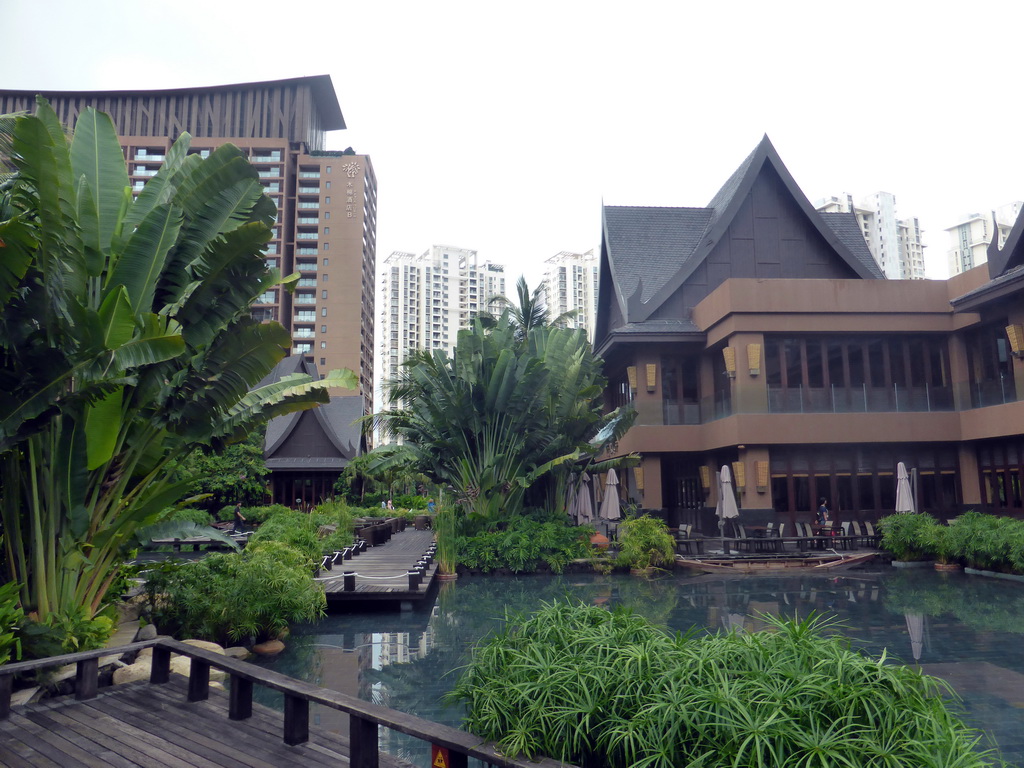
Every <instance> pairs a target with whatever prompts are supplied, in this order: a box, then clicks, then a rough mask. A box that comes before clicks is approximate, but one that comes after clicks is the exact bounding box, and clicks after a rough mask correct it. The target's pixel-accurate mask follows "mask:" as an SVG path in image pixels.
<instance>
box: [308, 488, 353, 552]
mask: <svg viewBox="0 0 1024 768" xmlns="http://www.w3.org/2000/svg"><path fill="white" fill-rule="evenodd" d="M310 516H311V517H312V518H313V523H314V524H315V525H316V526H317V530H318V532H319V531H320V530H323V529H324V527H325V526H326V527H334V532H333V533H331V534H329V535H327V536H324V537H322V538H321V540H320V548H321V551H322V552H334V551H337V550H341V549H344V548H345V547H347V546H348V545H349V544H351V543H352V542H354V541H355V517H354V515H353V514H352V510H351V508H349V506H348V505H347V504H345V503H344V502H342V501H341V500H338V499H331V500H330V501H325V502H323V503H322V504H320V505H319V506H317V507H316V508H315V509H314V510H313V511H312V512H311V513H310Z"/></svg>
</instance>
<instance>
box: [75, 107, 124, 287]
mask: <svg viewBox="0 0 1024 768" xmlns="http://www.w3.org/2000/svg"><path fill="white" fill-rule="evenodd" d="M71 169H72V172H73V173H74V177H75V178H76V179H79V178H81V179H84V181H85V185H86V188H87V189H88V190H89V194H88V195H83V196H82V197H81V198H80V199H79V201H78V204H79V205H78V212H77V215H78V222H79V225H80V226H81V228H82V240H83V242H84V245H85V247H86V253H87V255H88V261H87V271H88V274H89V275H91V276H97V275H99V274H100V271H101V270H102V268H103V263H104V254H106V253H109V252H110V250H111V241H112V240H113V238H114V234H115V232H116V231H117V230H118V228H119V224H120V220H121V217H122V215H123V211H122V208H123V206H124V201H125V197H124V192H125V189H126V188H127V187H128V170H127V168H126V167H125V164H124V155H123V154H122V152H121V144H120V142H119V141H118V139H117V132H116V131H115V130H114V124H113V122H111V120H110V117H109V116H107V115H105V114H103V113H102V112H97V111H96V110H95V109H93V108H92V107H88V108H86V109H85V110H84V111H83V112H82V114H80V115H79V116H78V120H77V122H76V124H75V138H74V140H73V141H72V142H71Z"/></svg>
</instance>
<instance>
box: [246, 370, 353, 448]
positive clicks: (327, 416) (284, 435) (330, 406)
mask: <svg viewBox="0 0 1024 768" xmlns="http://www.w3.org/2000/svg"><path fill="white" fill-rule="evenodd" d="M293 373H306V374H309V375H310V376H312V377H314V378H316V377H317V370H316V366H315V365H313V364H312V363H306V362H305V359H304V358H303V356H302V355H292V356H290V357H286V358H284V359H283V360H282V361H281V362H279V363H278V364H277V365H276V366H275V367H274V370H273V371H271V372H270V373H269V374H268V375H267V376H266V378H264V379H263V381H261V382H260V386H265V385H267V384H272V383H274V382H276V381H279V380H280V379H281V378H283V377H284V376H287V375H289V374H293ZM304 413H306V412H305V411H295V412H293V413H288V414H285V415H284V416H278V417H277V418H274V419H271V420H270V421H269V422H267V436H266V439H265V440H264V442H263V453H264V455H265V456H266V458H267V467H268V468H274V467H279V468H281V467H283V465H280V462H286V463H287V466H288V468H297V467H298V466H300V465H301V466H310V467H315V466H318V462H320V463H322V462H324V461H327V462H332V461H340V462H341V464H340V465H339V466H342V467H343V466H345V465H346V464H347V463H348V459H351V458H354V457H355V456H357V455H359V452H360V446H361V439H360V438H361V428H360V425H359V424H358V420H359V419H360V418H361V417H362V415H363V398H362V396H360V395H349V396H346V397H332V398H331V399H330V401H329V402H326V403H324V404H322V405H319V406H317V407H315V408H313V409H312V411H311V412H310V416H312V417H314V418H315V419H316V420H317V423H318V424H319V425H320V428H321V429H322V430H323V432H324V434H325V435H326V437H327V439H328V440H329V441H330V442H331V444H332V445H333V446H334V447H335V448H336V449H337V450H338V452H339V453H341V454H342V456H343V457H344V458H340V457H317V456H311V457H307V458H303V459H296V458H281V459H275V458H274V454H275V453H276V452H277V451H278V450H279V449H280V448H281V446H282V445H284V444H285V442H286V441H287V440H288V436H289V435H290V434H291V433H292V431H293V430H294V429H295V427H296V426H297V425H298V423H299V419H300V418H302V415H303V414H304ZM271 462H277V463H276V464H272V463H271ZM296 462H299V463H298V464H296ZM302 462H308V464H302Z"/></svg>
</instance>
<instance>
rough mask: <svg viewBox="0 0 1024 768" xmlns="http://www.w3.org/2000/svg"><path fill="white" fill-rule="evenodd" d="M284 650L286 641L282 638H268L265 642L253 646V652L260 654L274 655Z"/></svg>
mask: <svg viewBox="0 0 1024 768" xmlns="http://www.w3.org/2000/svg"><path fill="white" fill-rule="evenodd" d="M283 650H284V643H282V642H281V641H280V640H267V641H266V642H265V643H258V644H257V645H254V646H253V647H252V652H253V653H255V654H257V655H259V656H273V655H275V654H278V653H280V652H281V651H283Z"/></svg>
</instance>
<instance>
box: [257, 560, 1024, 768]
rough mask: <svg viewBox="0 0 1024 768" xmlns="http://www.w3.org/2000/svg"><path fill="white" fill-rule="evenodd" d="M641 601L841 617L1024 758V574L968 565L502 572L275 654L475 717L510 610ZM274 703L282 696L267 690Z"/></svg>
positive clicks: (720, 614) (684, 614) (752, 619)
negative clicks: (487, 652) (460, 678)
mask: <svg viewBox="0 0 1024 768" xmlns="http://www.w3.org/2000/svg"><path fill="white" fill-rule="evenodd" d="M566 598H568V599H574V600H582V601H584V602H586V603H590V604H595V605H606V606H609V607H612V606H619V605H623V606H628V607H630V608H632V609H633V610H634V611H635V612H636V613H639V614H640V615H642V616H644V617H646V618H647V619H649V620H650V621H652V622H654V623H655V624H658V625H661V626H664V627H667V628H669V629H671V630H674V631H675V630H678V631H684V632H685V631H689V630H691V629H692V630H693V631H696V632H698V633H707V632H717V631H723V630H730V629H741V630H744V631H756V630H759V629H763V628H764V627H765V624H764V622H763V621H762V620H761V619H759V618H758V616H759V615H760V614H776V615H783V616H795V617H798V618H804V617H806V616H807V615H809V614H810V613H812V612H817V613H824V614H828V615H834V616H836V617H838V619H839V620H840V622H841V623H842V625H843V626H844V629H843V632H844V634H845V635H847V636H848V637H850V638H851V640H852V642H853V643H854V645H855V647H858V648H861V649H863V650H865V651H866V652H868V653H871V654H875V655H877V654H880V653H881V652H882V651H883V649H884V650H885V651H886V653H887V654H888V655H889V657H890V658H893V659H894V661H897V662H902V663H909V664H914V663H917V664H920V665H921V669H922V670H923V671H924V672H925V673H927V674H932V675H935V676H937V677H942V678H943V679H946V680H948V681H949V682H950V683H951V685H953V687H954V688H955V689H956V690H957V691H958V692H959V693H960V694H961V695H962V696H963V697H964V715H965V717H966V719H967V720H968V722H970V723H971V724H973V725H975V726H977V727H981V728H984V729H986V730H988V731H989V732H990V733H992V734H993V735H994V738H995V740H996V742H997V743H998V744H999V747H1000V749H1001V750H1002V751H1003V755H1004V757H1005V758H1006V759H1008V760H1011V761H1024V643H1021V638H1020V635H1021V634H1024V586H1022V585H1020V584H1016V583H1012V582H1004V581H995V580H990V579H982V578H979V577H971V576H964V575H962V574H951V575H947V574H936V573H934V572H931V571H923V570H922V571H914V572H908V571H896V570H895V569H889V568H877V569H875V570H871V571H851V572H846V573H843V574H842V575H833V576H829V575H816V574H797V575H791V574H784V575H779V576H725V577H723V576H721V575H718V574H705V575H701V576H684V575H670V576H666V577H665V578H661V579H654V580H650V581H648V580H644V579H638V578H633V577H628V576H600V575H596V574H595V575H579V574H575V575H564V576H520V577H513V576H490V577H477V578H468V579H460V580H459V581H458V582H449V583H446V584H444V585H442V588H441V590H440V592H439V594H438V596H437V600H436V601H435V603H434V604H433V606H431V607H430V609H429V610H420V611H414V612H408V613H402V614H397V613H359V614H344V615H335V616H331V617H329V618H328V619H326V620H324V621H322V622H320V623H319V624H315V625H308V626H303V627H296V628H295V631H294V634H293V635H292V638H291V639H290V641H289V643H288V649H287V650H286V652H285V653H284V654H282V655H281V656H280V657H278V658H277V659H274V660H272V661H270V662H265V663H266V664H267V666H271V667H273V668H274V669H276V670H278V671H280V672H284V673H285V674H289V675H293V676H295V677H298V678H300V679H303V680H309V681H310V682H314V683H316V684H318V685H321V686H324V687H326V688H332V689H335V690H339V691H343V692H345V693H349V694H352V695H356V696H359V697H360V698H363V699H365V700H370V701H374V702H376V703H379V704H383V705H385V706H389V707H393V708H395V709H398V710H401V711H403V712H409V713H411V714H415V715H419V716H421V717H425V718H428V719H430V720H435V721H439V722H444V723H447V724H450V725H458V724H459V722H460V719H461V716H462V713H461V711H459V710H458V709H456V708H452V707H446V706H445V705H444V704H442V703H441V697H442V696H443V694H444V693H446V692H447V691H448V690H450V689H451V688H452V687H453V685H454V683H455V676H456V675H457V674H458V669H459V668H460V667H461V666H463V665H464V664H465V663H466V661H467V660H468V657H469V651H470V649H471V648H472V646H473V645H474V644H475V643H476V642H478V641H479V640H480V639H481V638H483V637H484V636H485V635H486V634H488V633H489V632H491V631H492V630H494V629H496V628H498V627H499V626H500V625H501V624H502V622H503V621H504V620H505V618H506V616H508V615H513V614H516V613H527V612H530V611H532V610H533V609H535V608H536V607H537V606H538V604H539V603H540V602H541V601H545V602H550V601H552V600H557V599H566ZM265 703H269V704H271V705H274V703H273V701H267V702H265ZM312 718H313V722H314V724H318V725H322V726H324V727H327V728H330V729H331V730H338V731H340V732H343V733H346V732H347V727H348V726H347V722H346V720H347V718H345V716H343V715H340V714H339V713H337V712H334V711H330V710H325V709H322V708H316V709H314V711H313V712H312ZM381 740H382V747H383V748H384V749H386V751H388V752H390V753H391V754H394V755H397V756H399V757H402V758H403V759H406V760H409V761H410V762H414V763H417V764H420V765H428V764H429V748H428V747H425V746H424V745H423V743H422V742H419V741H418V740H416V739H411V738H408V737H405V736H402V735H401V734H393V733H391V732H390V731H386V730H384V729H382V731H381Z"/></svg>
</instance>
